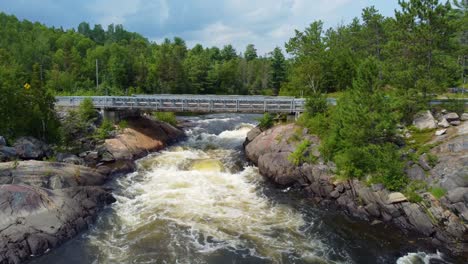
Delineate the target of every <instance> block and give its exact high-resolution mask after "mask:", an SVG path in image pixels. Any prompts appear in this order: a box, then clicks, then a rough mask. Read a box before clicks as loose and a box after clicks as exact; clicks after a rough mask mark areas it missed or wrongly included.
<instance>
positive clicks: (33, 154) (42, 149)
mask: <svg viewBox="0 0 468 264" xmlns="http://www.w3.org/2000/svg"><path fill="white" fill-rule="evenodd" d="M13 147H14V148H15V149H16V153H17V155H18V157H19V158H21V159H23V160H32V159H35V160H41V159H43V158H46V157H50V156H51V154H52V151H51V149H50V147H49V146H48V145H47V144H46V143H44V142H42V141H40V140H38V139H36V138H33V137H21V138H19V139H17V140H16V142H15V144H13Z"/></svg>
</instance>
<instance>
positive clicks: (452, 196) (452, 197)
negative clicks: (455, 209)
mask: <svg viewBox="0 0 468 264" xmlns="http://www.w3.org/2000/svg"><path fill="white" fill-rule="evenodd" d="M467 194H468V187H458V188H455V189H453V190H450V191H449V192H448V193H447V194H446V196H447V199H448V200H449V201H450V202H452V203H459V202H464V196H465V195H467Z"/></svg>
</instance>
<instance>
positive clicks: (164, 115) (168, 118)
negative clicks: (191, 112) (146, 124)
mask: <svg viewBox="0 0 468 264" xmlns="http://www.w3.org/2000/svg"><path fill="white" fill-rule="evenodd" d="M153 117H154V118H155V119H156V120H158V121H161V122H165V123H168V124H170V125H173V126H176V125H177V118H176V115H175V114H174V113H172V112H154V113H153Z"/></svg>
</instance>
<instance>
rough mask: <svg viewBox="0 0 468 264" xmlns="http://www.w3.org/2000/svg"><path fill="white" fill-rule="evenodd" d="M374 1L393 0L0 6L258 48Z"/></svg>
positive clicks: (156, 36)
mask: <svg viewBox="0 0 468 264" xmlns="http://www.w3.org/2000/svg"><path fill="white" fill-rule="evenodd" d="M371 5H374V6H375V7H376V8H377V9H378V10H380V12H381V13H382V14H384V15H385V16H392V15H393V13H394V10H395V9H396V8H398V1H397V0H0V11H3V12H5V13H8V14H13V15H16V16H17V17H18V18H20V19H28V20H31V21H39V22H41V23H44V24H46V25H48V26H56V27H60V26H62V27H64V28H72V27H75V28H76V27H77V26H78V24H79V23H80V22H82V21H87V22H89V23H90V24H91V25H94V24H102V25H103V26H104V28H107V25H108V24H111V23H114V24H123V25H124V27H125V28H126V29H127V30H129V31H135V32H138V33H140V34H142V35H143V36H145V37H147V38H148V39H150V40H153V41H156V42H160V41H161V40H163V39H164V38H166V37H168V38H172V37H174V36H179V37H182V38H183V39H185V40H186V42H187V44H188V46H189V47H191V46H193V45H194V44H196V43H201V44H202V45H203V46H214V45H215V46H220V47H222V46H223V45H226V44H233V45H234V47H235V48H236V49H237V51H238V52H242V51H243V50H244V49H245V46H246V45H247V44H249V43H253V44H255V46H256V47H257V49H258V51H259V54H261V55H263V54H265V53H267V52H269V51H271V50H272V49H273V48H274V47H275V46H279V47H283V46H284V43H285V42H286V41H287V40H288V39H289V38H290V37H291V36H292V35H293V34H294V29H298V30H303V29H304V28H305V27H306V26H307V25H309V24H310V23H311V22H313V21H314V20H318V19H321V20H323V21H324V23H325V26H326V27H333V26H336V25H338V24H340V23H348V22H350V21H351V19H352V18H353V17H355V16H360V14H361V10H362V8H364V7H366V6H371Z"/></svg>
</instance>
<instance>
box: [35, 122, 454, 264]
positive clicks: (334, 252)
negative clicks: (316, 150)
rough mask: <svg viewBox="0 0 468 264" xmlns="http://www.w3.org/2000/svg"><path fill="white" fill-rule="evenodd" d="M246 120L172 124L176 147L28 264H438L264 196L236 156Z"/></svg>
mask: <svg viewBox="0 0 468 264" xmlns="http://www.w3.org/2000/svg"><path fill="white" fill-rule="evenodd" d="M256 117H258V116H255V115H231V114H219V115H206V116H192V117H180V119H182V121H184V123H186V124H187V125H188V126H187V128H186V133H187V135H188V137H187V139H186V140H184V141H182V142H180V143H178V144H176V145H174V146H172V147H169V148H168V149H166V150H164V151H161V152H158V153H154V154H151V155H149V156H148V157H145V158H143V159H141V160H139V161H137V163H138V170H137V171H136V172H134V173H130V174H128V175H125V176H122V177H118V178H117V179H115V180H113V181H112V182H110V183H109V186H110V187H112V188H114V190H115V191H114V194H115V197H116V199H117V202H116V203H114V204H113V205H111V206H109V207H108V208H106V209H105V210H104V212H102V213H101V214H100V216H99V218H98V220H97V222H96V224H95V225H94V226H93V227H92V228H91V229H90V230H88V231H86V232H84V233H82V234H80V235H79V236H78V237H77V238H75V239H73V240H71V241H69V242H67V243H66V244H64V245H63V246H61V247H60V248H58V249H55V250H52V251H51V252H49V253H48V254H46V255H45V256H42V257H40V258H37V259H35V260H33V261H32V262H31V263H34V264H46V263H47V264H51V263H67V264H81V263H96V264H97V263H397V262H398V263H401V264H405V263H446V262H443V261H442V260H441V258H440V256H439V255H438V254H426V253H423V252H435V250H433V251H431V250H430V249H427V248H424V247H422V246H419V245H418V241H417V238H416V237H415V238H412V237H408V236H404V235H401V234H400V233H399V232H395V230H393V229H391V228H389V227H382V226H381V225H377V226H370V225H369V224H367V223H363V222H360V221H356V220H353V219H349V218H347V217H346V216H343V215H341V214H339V213H336V212H333V211H328V210H326V209H324V208H317V207H315V206H313V205H311V202H310V201H308V200H307V199H305V198H304V197H303V196H302V195H301V193H300V192H299V191H297V190H290V189H279V188H277V187H275V186H272V185H271V184H270V183H269V182H268V181H266V180H265V179H264V178H263V177H262V176H261V175H259V173H258V170H257V168H256V167H254V166H251V165H249V164H248V163H247V162H246V160H245V158H244V155H243V152H242V143H243V141H244V139H245V136H246V134H247V132H248V131H249V130H250V129H251V128H252V127H253V125H254V124H255V122H256V121H255V118H256Z"/></svg>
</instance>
